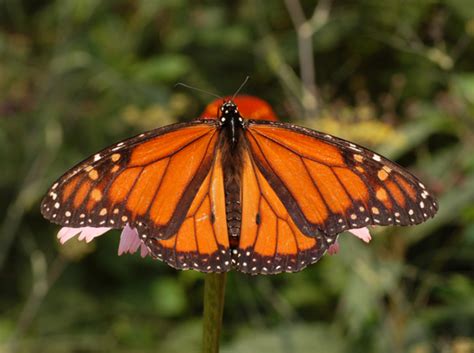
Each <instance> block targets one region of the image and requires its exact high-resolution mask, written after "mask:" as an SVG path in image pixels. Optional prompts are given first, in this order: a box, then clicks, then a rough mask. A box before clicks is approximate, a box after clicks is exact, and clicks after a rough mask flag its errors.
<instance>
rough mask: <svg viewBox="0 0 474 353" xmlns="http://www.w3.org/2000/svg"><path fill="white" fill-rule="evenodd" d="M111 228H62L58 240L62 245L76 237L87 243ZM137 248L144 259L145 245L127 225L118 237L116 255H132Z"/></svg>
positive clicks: (145, 254) (134, 230)
mask: <svg viewBox="0 0 474 353" xmlns="http://www.w3.org/2000/svg"><path fill="white" fill-rule="evenodd" d="M111 229H112V228H107V227H100V228H96V227H83V228H70V227H63V228H61V229H60V230H59V233H58V239H59V242H60V243H61V244H64V243H65V242H67V241H68V240H69V239H71V238H74V237H75V236H77V238H78V239H79V240H85V241H86V242H87V243H89V242H91V241H92V240H93V239H94V238H97V237H99V236H101V235H102V234H104V233H105V232H108V231H109V230H111ZM138 248H140V255H141V256H142V257H145V256H147V255H148V249H147V247H146V246H145V244H144V243H143V242H142V241H141V240H140V238H139V236H138V232H137V231H136V229H134V228H132V227H130V225H129V224H127V225H126V226H125V228H124V229H123V230H122V234H121V235H120V243H119V248H118V254H119V255H122V254H126V253H129V254H133V253H135V252H136V251H137V250H138Z"/></svg>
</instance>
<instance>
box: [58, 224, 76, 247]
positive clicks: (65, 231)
mask: <svg viewBox="0 0 474 353" xmlns="http://www.w3.org/2000/svg"><path fill="white" fill-rule="evenodd" d="M80 232H81V228H69V227H63V228H61V229H60V230H59V232H58V239H59V242H60V243H61V244H64V243H65V242H67V241H68V240H69V239H71V238H74V237H75V236H76V235H78V234H79V233H80Z"/></svg>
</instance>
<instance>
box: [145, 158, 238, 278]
mask: <svg viewBox="0 0 474 353" xmlns="http://www.w3.org/2000/svg"><path fill="white" fill-rule="evenodd" d="M145 243H146V245H147V247H148V249H149V250H150V252H151V254H152V256H154V257H155V258H158V259H160V260H163V261H165V262H166V263H168V264H169V265H170V266H172V267H174V268H178V269H195V270H199V271H201V272H226V271H229V270H230V269H231V266H232V265H231V258H230V252H229V238H228V236H227V222H226V211H225V194H224V175H223V171H222V164H221V154H220V151H219V150H218V151H217V152H216V155H215V158H214V160H213V165H212V167H211V169H210V170H209V172H208V174H207V176H206V177H205V179H204V181H203V182H202V184H201V186H200V188H199V190H198V192H197V194H196V196H195V197H194V200H193V202H192V204H191V206H190V207H189V209H188V211H187V213H186V217H185V219H184V221H183V223H182V225H181V227H180V228H179V230H178V232H177V234H176V235H174V236H172V237H170V238H168V239H159V238H150V237H149V238H147V239H146V240H145Z"/></svg>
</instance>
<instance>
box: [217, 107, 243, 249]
mask: <svg viewBox="0 0 474 353" xmlns="http://www.w3.org/2000/svg"><path fill="white" fill-rule="evenodd" d="M220 110H221V116H220V118H219V121H220V123H221V138H220V144H221V147H222V168H223V171H224V188H225V200H226V218H227V230H228V234H229V242H230V247H231V248H237V247H238V244H239V236H240V228H241V220H242V207H241V197H240V196H241V195H240V188H241V185H240V184H241V174H242V165H243V158H242V156H243V148H244V137H243V135H242V134H243V119H242V116H241V115H240V113H239V110H238V108H237V106H236V105H235V104H234V103H233V102H232V101H228V102H225V103H224V104H223V105H222V106H221V108H220Z"/></svg>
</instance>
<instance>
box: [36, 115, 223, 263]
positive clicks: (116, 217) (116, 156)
mask: <svg viewBox="0 0 474 353" xmlns="http://www.w3.org/2000/svg"><path fill="white" fill-rule="evenodd" d="M217 126H218V125H217V122H216V121H215V120H197V121H194V122H191V123H184V124H175V125H170V126H167V127H164V128H159V129H156V130H153V131H150V132H147V133H145V134H141V135H139V136H136V137H134V138H131V139H129V140H125V141H122V142H119V143H118V144H115V145H113V146H111V147H109V148H107V149H105V150H103V151H101V152H98V153H96V154H95V155H93V156H91V157H90V158H88V159H86V160H85V161H83V162H81V163H79V164H78V165H77V166H75V167H74V168H72V169H71V170H70V171H69V172H67V173H66V174H65V175H63V176H62V177H61V178H60V179H59V180H58V181H57V182H56V183H54V184H53V186H52V187H51V188H50V189H49V191H48V193H47V195H46V197H45V198H44V200H43V202H42V205H41V211H42V214H43V215H44V217H45V218H47V219H49V220H51V221H52V222H54V223H57V224H60V225H62V226H66V227H75V228H80V227H87V226H90V227H110V228H123V227H125V225H126V224H129V225H130V226H131V227H132V228H135V229H136V230H137V232H138V234H139V235H140V237H141V238H142V239H143V240H146V239H148V241H149V242H150V239H162V240H166V239H169V242H167V243H165V242H163V243H160V242H156V244H160V246H161V247H160V249H162V250H156V251H152V254H155V255H156V256H157V257H163V256H165V258H164V260H165V261H167V262H168V263H170V264H172V265H174V266H175V267H179V266H181V265H182V263H184V262H183V261H184V260H183V261H181V260H180V258H179V256H180V255H179V253H180V252H181V250H182V249H183V251H182V252H189V251H191V250H190V249H195V250H196V251H198V249H200V248H198V247H197V245H201V243H200V240H201V239H200V238H202V237H207V235H205V233H202V234H201V236H200V237H197V239H196V242H197V245H196V246H195V247H193V246H191V245H190V242H189V241H188V240H187V239H186V241H185V242H183V239H184V237H183V236H182V234H184V233H186V234H189V235H193V232H191V231H189V230H188V229H189V223H190V222H189V219H190V218H193V219H195V220H197V221H198V222H197V223H196V224H195V226H196V229H201V228H200V227H203V226H208V223H209V222H204V221H199V219H202V216H203V214H204V213H206V212H207V213H208V219H209V221H210V220H213V219H217V218H218V219H219V221H218V222H211V223H213V227H218V226H220V227H223V225H222V224H225V211H224V216H222V215H219V217H217V215H216V214H215V213H217V212H222V211H221V209H222V204H223V201H222V198H223V195H224V191H223V187H222V185H216V183H218V182H219V178H222V176H219V175H220V174H222V170H221V169H219V162H218V161H216V150H217V141H218V136H219V134H218V129H217ZM211 186H212V187H214V193H213V194H211V195H209V190H210V188H211ZM206 190H207V191H206ZM196 195H197V196H199V197H196ZM216 203H217V204H216ZM211 206H212V207H215V208H216V210H215V211H214V213H212V214H209V210H210V207H211ZM218 233H219V237H218V238H216V239H215V242H214V244H210V243H212V242H211V241H209V242H208V243H209V244H202V249H205V250H204V253H205V254H207V255H208V254H210V252H211V250H213V249H219V250H222V249H223V248H225V247H226V246H227V242H226V241H225V239H223V236H222V234H225V232H221V231H220V230H219V231H218ZM193 236H194V235H193ZM173 240H176V242H175V243H174V244H173V245H172V246H171V245H170V243H172V242H173ZM170 247H171V248H170ZM158 248H159V246H158V245H157V246H156V247H154V248H153V250H155V249H158ZM188 250H189V251H188ZM160 251H161V252H160ZM216 251H217V250H216ZM170 253H173V256H174V257H173V258H171V256H170ZM186 256H188V255H186ZM188 257H189V256H188ZM191 264H192V263H191ZM182 266H184V267H186V266H188V262H187V260H186V265H182ZM191 266H193V265H191ZM206 267H207V265H206ZM204 269H205V268H204Z"/></svg>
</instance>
